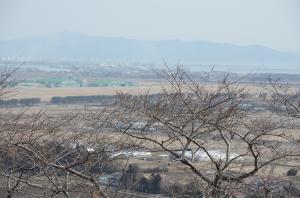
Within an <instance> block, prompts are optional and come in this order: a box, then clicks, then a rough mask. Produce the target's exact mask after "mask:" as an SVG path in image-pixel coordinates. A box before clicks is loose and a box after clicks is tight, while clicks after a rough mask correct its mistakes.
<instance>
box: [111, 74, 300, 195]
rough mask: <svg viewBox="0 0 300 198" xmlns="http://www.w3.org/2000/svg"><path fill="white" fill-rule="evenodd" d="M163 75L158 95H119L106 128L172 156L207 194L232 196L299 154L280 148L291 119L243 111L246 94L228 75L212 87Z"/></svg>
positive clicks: (288, 140)
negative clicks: (114, 116)
mask: <svg viewBox="0 0 300 198" xmlns="http://www.w3.org/2000/svg"><path fill="white" fill-rule="evenodd" d="M162 76H163V77H164V78H165V80H166V81H167V83H168V85H167V86H166V87H165V88H164V89H163V90H162V93H160V94H156V95H151V94H148V93H147V94H142V95H139V96H133V95H130V94H126V93H120V94H119V95H118V101H117V104H116V109H118V113H117V119H114V120H113V121H112V122H111V124H112V126H114V127H115V129H117V130H118V131H120V132H121V133H123V134H126V135H127V136H129V137H131V138H133V139H135V140H137V141H138V142H139V144H140V145H141V147H142V148H146V149H149V150H163V151H165V152H168V153H169V154H171V156H173V158H174V162H175V163H178V162H179V163H180V164H181V166H183V167H187V168H188V169H189V170H190V172H191V173H192V174H193V176H194V177H196V178H198V179H199V180H201V181H202V182H204V184H205V185H204V186H203V189H202V190H203V192H204V193H205V194H206V195H208V196H212V197H221V196H230V195H233V194H234V191H235V190H237V189H238V188H235V187H236V185H239V184H241V183H242V182H243V181H244V180H245V179H246V178H249V177H251V176H253V175H255V174H259V171H260V170H261V169H262V168H265V167H268V166H271V165H272V164H273V163H274V162H278V161H281V160H289V159H293V158H294V157H298V156H299V154H300V151H299V149H289V148H290V147H286V146H285V145H286V144H287V143H289V144H294V138H293V137H292V136H289V135H286V133H285V132H286V128H287V127H288V126H289V123H290V120H289V119H286V118H285V117H281V116H278V115H276V114H274V113H273V112H271V111H265V112H263V113H261V112H260V113H258V112H255V111H253V110H251V109H249V108H245V100H244V99H243V98H244V96H245V94H246V91H245V90H244V89H243V88H241V86H240V85H239V83H238V82H231V81H230V80H229V79H228V76H225V77H224V79H223V80H222V81H221V82H219V83H218V84H217V85H210V84H205V82H204V81H203V79H202V81H197V80H195V79H192V78H191V77H190V76H189V75H187V74H186V73H185V72H184V71H183V70H181V69H180V68H178V69H177V70H176V71H175V72H173V71H172V72H170V70H168V71H165V72H164V74H163V75H162ZM291 107H292V108H294V107H293V106H291ZM196 158H197V159H198V160H197V161H196V160H195V159H196ZM201 159H203V160H206V159H207V160H208V161H206V162H207V163H201ZM203 164H205V165H203Z"/></svg>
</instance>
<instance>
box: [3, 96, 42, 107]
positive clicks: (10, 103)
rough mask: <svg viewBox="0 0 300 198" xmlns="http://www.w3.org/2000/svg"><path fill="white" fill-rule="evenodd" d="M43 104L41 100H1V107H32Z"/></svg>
mask: <svg viewBox="0 0 300 198" xmlns="http://www.w3.org/2000/svg"><path fill="white" fill-rule="evenodd" d="M40 102H41V99H40V98H23V99H19V100H18V99H10V100H0V106H5V107H6V106H32V105H35V104H38V103H40Z"/></svg>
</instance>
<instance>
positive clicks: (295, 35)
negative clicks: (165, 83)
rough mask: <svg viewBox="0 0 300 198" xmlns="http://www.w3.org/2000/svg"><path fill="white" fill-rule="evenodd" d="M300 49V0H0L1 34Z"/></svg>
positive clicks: (16, 36) (9, 35)
mask: <svg viewBox="0 0 300 198" xmlns="http://www.w3.org/2000/svg"><path fill="white" fill-rule="evenodd" d="M64 31H70V32H82V33H86V34H90V35H97V36H110V37H111V36H118V37H127V38H136V39H182V40H204V41H215V42H226V43H234V44H242V45H244V44H246V45H247V44H259V45H265V46H268V47H272V48H274V49H278V50H285V51H298V52H300V0H206V1H204V0H0V39H1V40H6V39H13V38H20V37H27V36H35V35H41V34H50V33H55V32H64Z"/></svg>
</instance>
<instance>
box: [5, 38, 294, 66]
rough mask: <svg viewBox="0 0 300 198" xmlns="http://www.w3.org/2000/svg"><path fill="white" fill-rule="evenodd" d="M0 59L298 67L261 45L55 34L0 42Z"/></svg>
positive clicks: (291, 56)
mask: <svg viewBox="0 0 300 198" xmlns="http://www.w3.org/2000/svg"><path fill="white" fill-rule="evenodd" d="M0 57H13V58H16V57H26V58H33V59H34V58H36V59H57V60H98V61H130V60H134V61H136V60H142V61H160V62H161V61H162V60H164V61H166V62H183V63H209V64H232V63H234V64H241V63H245V64H260V65H264V64H274V63H277V64H299V63H300V56H297V55H295V54H292V53H288V52H282V51H278V50H274V49H271V48H268V47H265V46H261V45H245V46H243V45H234V44H229V43H217V42H208V41H199V40H196V41H183V40H176V39H171V40H136V39H129V38H122V37H97V36H88V35H85V34H81V33H57V34H51V35H42V36H36V37H28V38H21V39H13V40H7V41H0Z"/></svg>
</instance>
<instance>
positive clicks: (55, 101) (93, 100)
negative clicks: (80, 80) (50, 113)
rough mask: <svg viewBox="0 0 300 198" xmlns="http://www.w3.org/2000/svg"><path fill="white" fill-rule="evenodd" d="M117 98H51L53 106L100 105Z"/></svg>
mask: <svg viewBox="0 0 300 198" xmlns="http://www.w3.org/2000/svg"><path fill="white" fill-rule="evenodd" d="M114 99H115V96H109V95H96V96H66V97H59V96H55V97H52V98H51V104H74V103H99V102H109V101H113V100H114Z"/></svg>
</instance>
